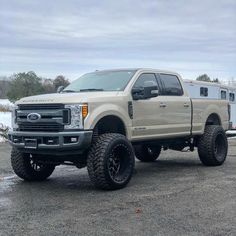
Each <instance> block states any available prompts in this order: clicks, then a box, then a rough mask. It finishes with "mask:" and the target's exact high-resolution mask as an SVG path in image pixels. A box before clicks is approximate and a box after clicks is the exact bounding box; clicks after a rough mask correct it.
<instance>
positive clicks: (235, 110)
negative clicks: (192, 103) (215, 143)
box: [184, 80, 236, 129]
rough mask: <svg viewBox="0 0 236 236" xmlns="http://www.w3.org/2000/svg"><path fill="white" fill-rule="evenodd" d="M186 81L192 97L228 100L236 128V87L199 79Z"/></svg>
mask: <svg viewBox="0 0 236 236" xmlns="http://www.w3.org/2000/svg"><path fill="white" fill-rule="evenodd" d="M184 83H185V86H186V88H187V90H188V92H189V96H190V97H191V98H202V99H223V100H228V101H229V103H230V107H231V117H230V122H231V124H232V129H236V100H235V99H236V87H231V86H226V85H222V84H218V83H211V82H204V81H197V80H185V81H184Z"/></svg>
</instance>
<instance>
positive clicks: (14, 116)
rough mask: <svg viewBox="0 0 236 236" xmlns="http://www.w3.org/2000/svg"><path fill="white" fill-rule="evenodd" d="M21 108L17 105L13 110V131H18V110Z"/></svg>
mask: <svg viewBox="0 0 236 236" xmlns="http://www.w3.org/2000/svg"><path fill="white" fill-rule="evenodd" d="M18 108H19V107H18V106H17V105H15V106H14V107H13V109H12V113H11V126H12V129H17V128H18V124H17V121H16V118H17V115H16V113H17V109H18Z"/></svg>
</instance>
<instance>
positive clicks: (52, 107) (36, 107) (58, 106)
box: [18, 104, 64, 110]
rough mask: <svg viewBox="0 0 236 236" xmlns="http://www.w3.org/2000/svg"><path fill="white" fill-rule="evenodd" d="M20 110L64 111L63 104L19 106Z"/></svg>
mask: <svg viewBox="0 0 236 236" xmlns="http://www.w3.org/2000/svg"><path fill="white" fill-rule="evenodd" d="M18 107H19V110H47V109H50V110H56V109H63V108H64V105H63V104H24V105H18Z"/></svg>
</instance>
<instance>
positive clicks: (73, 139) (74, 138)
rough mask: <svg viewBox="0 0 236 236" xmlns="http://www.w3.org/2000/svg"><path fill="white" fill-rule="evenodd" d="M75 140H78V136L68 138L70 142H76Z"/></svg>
mask: <svg viewBox="0 0 236 236" xmlns="http://www.w3.org/2000/svg"><path fill="white" fill-rule="evenodd" d="M77 140H78V138H76V137H72V138H70V141H71V142H72V143H76V142H77Z"/></svg>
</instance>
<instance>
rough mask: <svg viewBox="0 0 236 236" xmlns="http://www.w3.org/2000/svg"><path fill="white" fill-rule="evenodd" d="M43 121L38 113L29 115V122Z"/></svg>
mask: <svg viewBox="0 0 236 236" xmlns="http://www.w3.org/2000/svg"><path fill="white" fill-rule="evenodd" d="M40 119H41V115H40V114H38V113H30V114H28V115H27V121H29V122H37V121H39V120H40Z"/></svg>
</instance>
